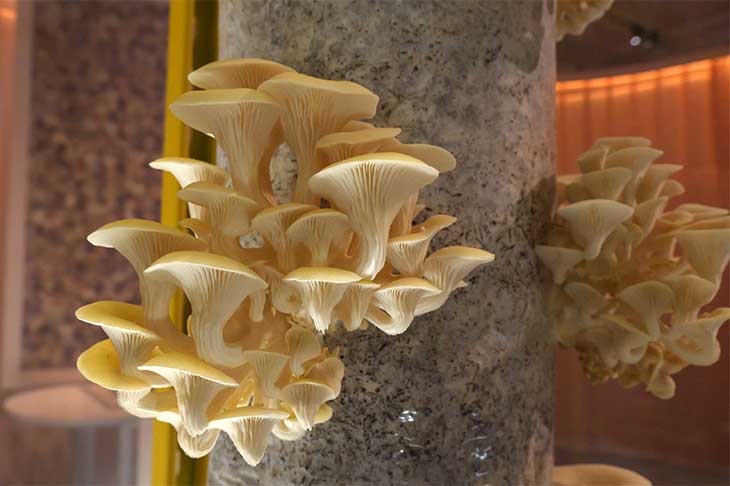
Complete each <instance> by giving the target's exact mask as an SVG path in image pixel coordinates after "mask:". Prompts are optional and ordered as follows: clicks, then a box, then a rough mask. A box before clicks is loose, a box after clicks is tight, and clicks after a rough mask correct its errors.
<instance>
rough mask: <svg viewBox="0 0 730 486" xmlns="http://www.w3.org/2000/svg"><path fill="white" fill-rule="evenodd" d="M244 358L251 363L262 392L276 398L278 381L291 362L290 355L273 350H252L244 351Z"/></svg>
mask: <svg viewBox="0 0 730 486" xmlns="http://www.w3.org/2000/svg"><path fill="white" fill-rule="evenodd" d="M243 358H244V359H245V360H246V362H247V363H250V364H251V367H252V368H253V371H254V375H255V376H256V385H257V386H258V388H259V389H260V390H261V392H262V393H263V394H264V395H266V396H267V397H269V398H276V397H277V395H278V394H279V389H278V388H277V387H276V381H277V380H278V379H279V376H280V375H281V372H282V371H284V368H285V367H286V365H287V363H288V362H289V356H287V355H285V354H281V353H274V352H271V351H262V350H250V351H244V352H243Z"/></svg>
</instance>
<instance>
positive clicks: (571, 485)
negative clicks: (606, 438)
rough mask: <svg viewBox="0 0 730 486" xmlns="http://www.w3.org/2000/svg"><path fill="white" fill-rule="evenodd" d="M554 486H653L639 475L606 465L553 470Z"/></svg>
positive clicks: (572, 466)
mask: <svg viewBox="0 0 730 486" xmlns="http://www.w3.org/2000/svg"><path fill="white" fill-rule="evenodd" d="M553 485H554V486H651V482H650V481H649V480H648V479H646V478H645V477H643V476H640V475H639V474H637V473H635V472H633V471H629V470H628V469H622V468H619V467H615V466H608V465H605V464H575V465H571V466H557V467H555V468H553Z"/></svg>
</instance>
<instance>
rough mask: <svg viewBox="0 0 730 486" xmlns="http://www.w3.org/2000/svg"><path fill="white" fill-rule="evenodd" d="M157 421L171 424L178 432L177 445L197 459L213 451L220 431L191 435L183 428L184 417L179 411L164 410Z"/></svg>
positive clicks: (212, 430)
mask: <svg viewBox="0 0 730 486" xmlns="http://www.w3.org/2000/svg"><path fill="white" fill-rule="evenodd" d="M156 418H157V420H159V421H160V422H164V423H166V424H170V425H172V426H173V428H174V429H175V430H176V431H177V443H178V444H179V445H180V448H181V449H182V450H183V452H184V453H185V455H186V456H188V457H191V458H193V459H197V458H200V457H203V456H205V455H206V454H208V453H209V452H210V451H212V450H213V447H214V446H215V443H216V441H217V440H218V436H219V435H220V431H219V430H216V429H208V430H206V431H205V432H203V433H202V434H199V435H191V434H190V433H189V432H188V431H187V429H185V427H184V426H183V423H182V417H181V416H180V414H179V413H178V412H177V409H174V408H173V409H170V410H164V411H162V412H160V413H159V414H158V415H157V417H156Z"/></svg>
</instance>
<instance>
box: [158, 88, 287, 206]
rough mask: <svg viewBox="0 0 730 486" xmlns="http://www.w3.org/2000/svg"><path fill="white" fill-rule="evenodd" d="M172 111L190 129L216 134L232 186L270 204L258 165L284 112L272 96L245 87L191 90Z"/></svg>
mask: <svg viewBox="0 0 730 486" xmlns="http://www.w3.org/2000/svg"><path fill="white" fill-rule="evenodd" d="M170 111H172V113H173V114H174V115H175V116H176V117H178V118H179V119H180V120H181V121H182V122H183V123H185V124H186V125H188V126H190V127H191V128H193V129H195V130H198V131H201V132H204V133H208V132H210V133H212V134H213V135H215V138H216V141H217V142H218V143H219V144H220V145H221V147H222V148H223V150H224V151H225V153H226V155H228V158H229V163H228V167H229V169H230V171H231V178H232V180H233V187H234V188H235V189H236V190H237V191H239V192H241V193H242V194H245V195H246V196H247V197H250V198H251V199H253V200H254V201H256V202H257V203H259V204H261V205H262V206H267V205H268V204H269V202H268V199H267V198H266V196H265V194H263V193H262V191H261V187H260V184H259V183H260V177H259V165H260V163H261V162H262V159H263V158H264V155H266V153H267V151H268V150H269V149H270V145H271V144H272V143H273V141H274V138H275V137H276V133H275V132H276V130H275V128H276V125H277V123H278V121H279V116H280V114H281V108H280V107H279V106H278V105H277V103H276V102H275V101H274V100H273V99H271V98H270V97H269V96H267V95H266V94H264V93H261V92H259V91H256V90H252V89H245V88H240V89H216V90H207V91H188V92H187V93H185V94H183V95H182V96H180V97H179V98H178V99H177V100H175V102H174V103H172V105H170ZM266 162H267V163H268V160H267V161H266Z"/></svg>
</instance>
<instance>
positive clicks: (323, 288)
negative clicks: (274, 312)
mask: <svg viewBox="0 0 730 486" xmlns="http://www.w3.org/2000/svg"><path fill="white" fill-rule="evenodd" d="M359 280H360V276H359V275H357V274H356V273H352V272H348V271H347V270H341V269H339V268H331V267H300V268H297V269H296V270H294V271H293V272H290V273H289V274H288V275H287V276H286V277H284V279H283V281H284V282H286V283H288V284H289V285H291V286H292V287H294V288H296V289H297V291H298V292H299V296H300V298H301V301H302V306H303V309H304V310H305V311H306V312H307V314H308V317H309V318H311V319H312V321H313V322H314V327H315V329H317V330H318V331H319V332H325V331H326V330H327V328H328V327H329V326H330V323H331V322H332V311H333V310H334V308H335V305H337V303H338V302H339V301H340V299H342V296H343V294H344V293H345V290H347V287H349V286H350V285H352V284H353V283H354V282H357V281H359Z"/></svg>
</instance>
